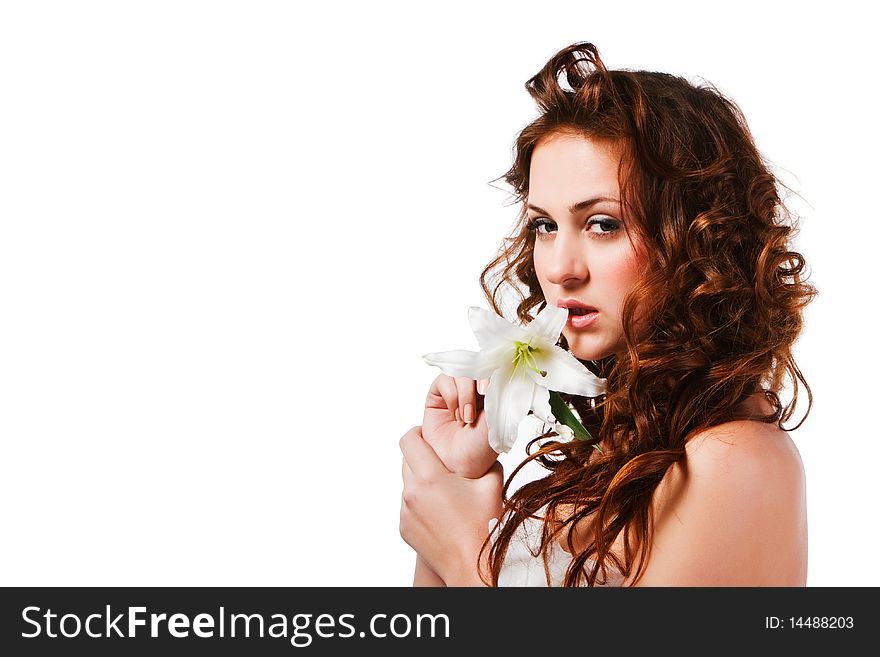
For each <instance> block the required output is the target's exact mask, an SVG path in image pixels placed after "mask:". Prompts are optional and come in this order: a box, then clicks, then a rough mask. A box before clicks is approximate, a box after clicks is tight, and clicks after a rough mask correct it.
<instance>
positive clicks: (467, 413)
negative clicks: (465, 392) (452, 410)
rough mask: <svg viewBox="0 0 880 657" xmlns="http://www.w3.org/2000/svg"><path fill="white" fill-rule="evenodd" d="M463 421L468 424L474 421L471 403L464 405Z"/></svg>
mask: <svg viewBox="0 0 880 657" xmlns="http://www.w3.org/2000/svg"><path fill="white" fill-rule="evenodd" d="M464 421H465V422H466V423H468V424H470V423H471V422H473V421H474V407H473V405H472V404H465V405H464Z"/></svg>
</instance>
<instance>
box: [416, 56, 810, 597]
mask: <svg viewBox="0 0 880 657" xmlns="http://www.w3.org/2000/svg"><path fill="white" fill-rule="evenodd" d="M560 73H564V74H565V80H566V82H567V85H568V87H569V88H570V89H565V88H563V86H562V85H561V83H560V80H559V78H560ZM526 87H527V89H528V91H529V93H530V94H531V95H532V97H533V98H534V99H535V100H536V101H537V103H538V105H539V107H540V110H541V115H540V116H539V118H537V119H536V120H535V121H533V122H532V123H531V124H530V125H529V126H527V127H526V128H525V129H524V130H523V131H522V132H521V133H520V135H519V137H518V139H517V142H516V152H515V161H514V164H513V166H512V167H511V169H510V170H509V171H508V172H507V174H505V179H506V180H507V182H508V183H510V184H511V185H512V186H513V187H514V189H515V190H516V192H517V196H518V200H519V201H520V202H521V203H522V208H521V213H520V219H521V230H520V231H519V232H518V234H516V235H515V237H514V238H513V239H512V240H509V241H508V245H507V247H506V249H504V250H503V251H502V252H501V253H500V254H499V256H498V257H497V258H496V259H495V260H494V261H493V262H492V263H490V264H489V265H488V266H487V267H486V269H485V270H484V271H483V273H482V276H481V283H482V286H483V289H484V292H485V294H486V297H487V298H488V300H489V302H490V303H491V305H492V307H493V309H494V310H495V312H497V313H499V314H501V313H500V311H499V307H498V304H497V301H496V297H497V295H498V292H499V289H500V288H501V283H507V284H509V285H512V286H514V287H516V288H518V289H520V290H524V291H527V294H525V295H521V296H523V298H522V301H521V303H519V305H518V307H517V316H518V319H519V320H520V321H521V322H522V323H524V324H528V323H529V322H530V321H531V320H532V319H533V318H534V314H535V312H533V309H536V310H537V311H540V310H541V309H542V308H544V307H545V305H547V304H552V305H556V306H560V307H566V308H570V307H572V306H574V307H577V306H580V307H581V308H586V309H587V310H583V309H582V310H570V311H569V312H570V315H569V319H568V322H567V323H566V325H565V328H564V329H563V333H562V336H561V337H560V342H559V345H560V346H561V347H562V348H564V349H568V350H570V351H571V353H572V354H574V356H575V357H576V358H578V359H579V360H580V361H581V362H582V363H583V364H584V365H585V366H586V367H587V368H588V369H590V371H592V372H593V373H594V374H596V375H598V376H600V377H603V378H606V379H607V390H606V393H605V394H604V395H602V396H600V397H597V398H581V397H575V396H572V395H565V394H563V398H565V399H566V401H568V402H569V403H570V404H571V405H572V406H573V407H574V408H575V409H576V410H577V411H578V414H579V416H580V418H581V420H582V422H583V423H584V425H585V426H586V427H587V428H588V429H589V430H590V433H591V435H592V436H594V437H595V438H594V441H593V442H596V443H598V445H599V447H600V448H601V451H599V450H597V449H595V447H594V445H593V444H592V443H590V442H589V441H582V440H563V439H560V438H559V437H558V436H557V435H556V434H555V433H554V432H552V431H550V432H547V433H545V434H543V435H541V436H538V438H536V439H535V440H533V441H532V443H530V445H529V449H530V456H529V458H528V459H527V461H532V460H537V461H538V462H540V463H541V464H542V465H543V466H544V467H545V468H547V469H548V470H549V473H548V474H547V476H546V477H544V478H542V479H539V480H536V481H532V482H530V483H527V484H525V485H523V486H521V487H520V488H519V489H517V490H516V491H515V492H514V493H513V494H512V495H508V493H509V489H508V487H509V484H510V480H511V479H512V478H513V475H515V474H516V473H517V472H518V471H519V468H518V469H517V470H516V471H514V473H513V474H512V475H511V477H510V478H509V479H508V486H505V487H502V473H501V468H500V466H499V465H498V463H497V461H496V457H497V454H496V453H495V452H494V451H493V450H492V449H491V448H490V447H489V446H488V444H487V439H486V433H487V432H486V419H485V415H486V414H485V413H484V412H482V408H481V404H482V399H483V397H482V394H481V393H482V392H484V391H485V389H484V385H485V382H479V383H477V382H474V381H472V380H469V379H463V378H455V379H453V378H450V377H448V376H446V375H441V376H439V377H438V378H437V379H436V380H435V381H434V383H433V384H432V386H431V390H430V392H429V394H428V400H427V403H426V408H425V416H424V421H423V424H422V426H421V427H415V428H413V429H411V430H410V431H409V432H407V433H406V434H405V435H404V436H403V438H402V439H401V441H400V446H401V450H402V452H403V455H404V463H403V477H404V492H403V503H402V506H401V522H400V530H401V536H402V537H403V538H404V540H406V541H407V542H408V543H409V544H410V545H411V546H412V547H413V548H414V549H415V550H416V552H417V553H418V555H419V558H418V562H417V566H416V574H415V580H414V583H415V585H443V584H447V585H499V584H501V585H504V584H508V585H523V584H530V585H564V586H576V585H589V586H596V585H623V586H804V585H805V584H806V572H807V526H806V495H805V477H804V471H803V465H802V463H801V460H800V456H799V454H798V451H797V449H796V447H795V446H794V444H793V442H792V440H791V438H790V437H789V435H788V433H787V432H786V430H785V429H784V428H783V426H782V425H783V423H784V422H785V421H787V420H788V419H789V418H790V417H791V416H792V414H793V412H794V408H795V406H796V403H797V390H798V386H797V381H800V382H801V383H802V384H803V385H804V386H805V387H806V390H807V394H808V397H809V406H808V408H807V414H808V413H809V410H810V407H812V395H811V394H810V389H809V386H808V385H807V383H806V381H805V380H804V378H803V376H802V375H801V373H800V371H799V369H798V368H797V365H796V364H795V362H794V360H793V358H792V345H793V344H794V342H795V340H796V339H797V337H798V335H799V333H800V330H801V327H802V311H803V308H804V307H805V306H806V305H807V304H808V303H809V302H810V300H811V299H812V298H813V297H814V296H815V294H816V289H815V288H814V287H813V286H812V285H810V284H808V283H806V282H805V277H803V276H802V273H803V269H804V265H805V263H804V259H803V258H802V256H801V255H800V254H798V253H796V252H794V251H792V250H790V239H791V238H792V237H793V235H794V234H795V232H796V229H795V227H794V226H792V225H789V224H791V218H790V217H789V215H788V214H787V213H786V211H785V208H784V206H783V205H782V202H781V200H780V197H779V194H778V190H777V186H778V184H779V183H778V181H777V180H776V179H775V178H774V176H773V175H772V174H771V173H770V172H769V170H768V167H767V165H766V164H765V163H764V161H763V160H762V157H761V155H760V154H759V152H758V150H757V149H756V147H755V144H754V142H753V139H752V137H751V134H750V132H749V130H748V127H747V125H746V122H745V120H744V118H743V117H742V115H741V113H740V111H739V110H738V108H737V107H736V106H735V105H734V104H733V103H732V102H731V101H729V100H728V99H726V98H724V97H723V96H722V95H721V94H720V93H719V92H718V91H717V90H715V89H714V88H712V87H710V86H694V85H692V84H690V83H689V82H687V81H686V80H684V79H683V78H680V77H675V76H672V75H668V74H664V73H655V72H647V71H609V70H607V69H606V68H605V66H604V65H603V64H602V61H601V59H600V58H599V55H598V52H597V50H596V48H595V47H594V46H593V45H591V44H588V43H579V44H574V45H572V46H569V47H567V48H565V49H563V50H561V51H560V52H559V53H557V54H556V55H555V56H554V57H552V58H551V60H550V61H549V62H548V63H547V64H546V65H545V66H544V67H543V68H542V70H541V71H540V72H539V73H538V74H537V75H535V76H534V77H533V78H531V79H530V80H529V81H528V83H527V85H526ZM500 264H504V265H505V266H504V267H503V269H502V270H501V278H500V282H499V283H498V284H496V285H495V287H494V289H493V290H492V291H490V289H489V286H488V285H487V283H486V280H487V276H488V274H489V273H490V272H492V271H493V270H494V268H495V267H496V266H498V265H500ZM590 309H592V310H590ZM584 313H587V314H584ZM786 375H788V376H790V378H791V381H792V382H793V383H794V384H795V385H794V386H793V388H794V394H793V399H792V401H791V403H790V404H789V405H788V406H785V407H783V405H782V403H781V402H780V399H779V396H778V393H779V392H780V391H781V390H782V388H783V384H784V380H785V378H786ZM478 385H479V386H480V390H477V387H478ZM805 417H806V415H805ZM801 422H803V420H801ZM798 426H800V423H799V424H798V425H797V426H795V427H793V428H794V429H796V428H797V427H798ZM789 430H791V429H789ZM532 448H536V449H532ZM520 467H522V465H521V466H520ZM497 518H501V519H502V521H501V522H500V523H498V524H497V525H495V529H494V531H493V532H492V533H491V534H490V531H489V528H490V526H492V525H493V519H497ZM530 548H531V552H530V551H529V549H530ZM536 574H539V575H540V576H539V577H536Z"/></svg>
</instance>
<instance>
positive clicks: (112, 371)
mask: <svg viewBox="0 0 880 657" xmlns="http://www.w3.org/2000/svg"><path fill="white" fill-rule="evenodd" d="M710 6H711V5H707V4H706V3H697V2H695V3H685V2H664V3H645V4H639V3H632V2H627V3H605V4H599V3H590V2H583V1H580V2H542V3H535V2H511V1H510V0H507V1H505V2H492V3H488V2H483V3H444V4H442V5H441V4H436V5H433V6H431V7H427V6H424V5H421V4H415V3H403V2H401V3H390V2H383V3H355V2H343V3H339V2H336V3H321V4H320V5H319V4H318V3H299V2H296V3H295V2H244V1H241V2H216V1H212V2H180V1H175V2H157V1H155V0H153V1H151V2H76V3H72V2H35V1H32V2H6V3H3V4H2V5H0V7H2V8H0V100H2V102H0V222H2V223H0V440H2V459H0V468H2V476H0V494H2V502H0V526H2V527H3V540H2V543H0V584H3V585H186V586H189V585H211V586H221V585H255V586H279V585H285V586H286V585H297V586H299V585H303V586H305V585H329V586H336V585H346V584H353V585H379V586H384V585H408V584H409V583H410V581H411V579H410V578H411V572H412V563H413V553H412V551H411V550H410V549H409V547H408V546H407V545H406V544H405V543H404V542H403V541H402V540H401V538H400V536H399V533H398V512H399V502H400V488H401V481H400V452H399V449H398V444H397V441H398V439H399V438H400V436H401V435H402V434H403V433H404V432H405V431H407V430H408V429H409V428H410V427H412V426H414V425H417V424H420V423H421V409H422V403H423V401H424V397H425V394H426V392H427V389H428V386H429V384H430V382H431V381H432V380H433V378H434V377H435V376H436V375H437V373H438V371H437V370H436V369H433V368H430V367H428V366H427V365H425V364H424V363H423V362H422V360H421V355H422V354H424V353H427V352H431V351H444V350H447V349H459V348H465V349H472V348H475V347H476V343H475V340H474V338H473V335H472V334H471V332H470V328H469V326H468V323H467V308H468V306H470V305H482V306H484V307H488V305H487V304H486V302H485V300H484V299H483V296H482V293H481V291H480V289H479V286H478V276H479V273H480V271H481V269H482V267H483V266H484V265H485V264H486V263H487V262H488V261H489V260H490V259H491V258H492V256H493V254H494V253H495V250H496V248H498V246H500V244H501V240H502V238H503V237H504V236H506V235H507V233H508V230H509V229H510V228H511V226H512V225H513V222H514V220H515V216H516V208H515V207H514V206H513V205H512V204H511V197H510V195H509V193H508V190H507V188H506V187H505V186H504V184H503V182H502V181H498V182H494V183H493V182H492V181H493V180H495V179H497V178H498V177H499V176H501V175H502V174H503V173H504V172H505V171H506V170H507V168H508V167H509V166H510V163H511V152H512V151H511V148H512V144H513V140H514V138H515V135H516V133H517V131H518V130H520V129H521V128H522V127H524V126H525V125H526V124H527V123H528V122H529V121H530V120H531V119H532V118H534V116H535V112H536V110H535V107H534V105H533V103H532V101H531V99H530V98H529V96H528V94H527V93H526V91H525V90H524V88H523V85H524V83H525V81H526V80H527V79H528V78H529V77H530V76H531V75H533V74H534V73H536V72H537V71H538V70H539V69H540V67H541V66H542V65H543V64H544V63H545V61H546V60H547V58H548V57H549V56H550V55H552V54H553V53H554V52H556V51H557V50H558V49H560V48H562V47H564V46H566V45H568V44H570V43H572V42H575V41H593V42H594V43H596V44H597V46H598V47H599V50H600V53H601V55H602V57H603V59H604V61H605V62H606V64H607V65H608V66H609V67H612V68H649V69H654V70H661V71H668V72H673V73H678V74H681V75H684V76H686V77H689V78H691V79H692V80H696V79H697V76H699V77H700V78H703V79H706V80H708V81H710V82H713V83H714V84H715V85H716V86H718V87H719V88H720V89H721V90H722V91H723V92H725V93H727V94H729V95H730V96H731V97H732V98H733V99H734V100H735V101H736V102H737V103H738V104H739V105H740V107H741V108H742V109H743V111H744V112H745V115H746V117H747V118H748V120H749V123H750V125H751V127H752V130H753V132H754V135H755V138H756V141H757V143H758V146H759V148H760V149H761V151H762V153H763V154H764V155H765V156H766V157H767V158H769V159H770V161H771V162H772V163H773V164H774V166H775V167H776V171H777V173H779V174H780V175H781V176H782V177H783V179H784V180H785V181H786V182H787V183H788V184H790V185H791V186H792V187H793V188H794V189H795V190H796V191H797V192H798V193H799V194H801V196H802V197H803V200H798V199H796V198H795V199H793V208H794V209H795V210H796V211H798V212H799V213H800V214H801V217H802V219H801V234H800V236H799V237H798V240H797V242H796V246H797V247H798V248H799V249H800V250H801V251H802V252H803V253H804V255H805V256H806V259H807V262H808V263H809V265H810V272H811V279H810V280H811V281H812V282H813V283H814V284H815V285H816V286H817V287H818V288H819V291H820V294H819V296H818V297H817V299H816V301H815V302H814V304H813V305H812V306H811V307H810V309H809V312H808V314H807V329H806V331H805V332H804V334H803V336H802V338H801V340H800V341H799V343H798V345H797V351H796V358H797V361H798V364H799V365H800V367H801V369H802V371H803V372H804V374H805V375H806V377H807V381H808V382H809V384H810V385H811V387H812V390H813V393H814V396H815V403H814V406H813V410H812V412H811V414H810V416H809V417H808V419H807V421H806V422H805V423H804V425H803V426H802V427H801V428H800V429H798V430H797V431H794V432H792V433H791V435H792V438H793V439H794V440H795V442H796V444H797V445H798V447H799V449H800V451H801V454H802V456H803V459H804V463H805V467H806V470H807V477H808V493H809V500H808V503H809V531H810V546H809V550H810V569H809V578H808V584H809V585H811V586H831V585H843V586H863V585H874V586H876V585H878V584H880V570H878V569H880V566H878V564H877V562H876V560H875V559H873V558H872V556H871V555H873V553H874V551H875V548H876V546H877V544H878V530H877V523H876V501H877V493H876V488H875V486H876V481H877V475H876V472H877V463H878V458H880V447H878V431H877V429H876V428H875V425H874V423H873V412H874V410H876V406H877V402H876V393H875V388H876V387H875V385H874V374H875V372H876V370H877V365H878V362H877V355H876V349H875V348H874V335H875V332H876V330H875V326H873V325H872V323H871V321H870V320H869V319H868V318H869V317H870V315H869V312H870V310H872V309H873V308H872V306H873V304H874V302H875V299H876V294H875V288H874V278H875V275H876V274H875V271H876V264H877V256H876V253H877V237H878V228H877V225H878V210H877V204H876V201H875V198H874V192H875V191H876V188H877V181H876V157H877V152H878V135H877V129H876V125H875V117H876V112H877V105H876V103H875V102H874V101H875V100H876V95H875V85H874V83H873V82H874V78H875V71H876V64H877V57H876V54H875V53H876V50H875V49H874V47H873V46H872V45H870V44H872V43H873V42H874V36H875V35H874V31H875V30H874V28H873V26H872V25H873V24H871V23H870V21H868V20H867V16H866V15H863V14H862V13H861V12H862V11H863V10H862V9H861V8H860V6H861V5H860V4H859V3H856V2H837V3H834V11H833V12H832V13H825V11H820V10H818V9H812V8H810V7H812V5H807V4H806V3H777V2H774V3H768V2H759V3H754V4H749V3H740V4H739V5H738V6H737V7H736V8H735V9H734V8H732V7H731V8H729V9H723V10H722V9H714V8H709V7H710ZM318 7H320V8H318ZM609 7H613V8H609ZM805 409H806V405H803V406H801V407H800V411H799V413H798V414H797V416H796V418H795V419H796V420H799V419H800V418H801V417H802V415H803V412H804V410H805ZM794 423H795V422H790V423H789V426H792V425H793V424H794ZM523 427H526V425H525V424H524V425H523ZM526 428H528V427H526Z"/></svg>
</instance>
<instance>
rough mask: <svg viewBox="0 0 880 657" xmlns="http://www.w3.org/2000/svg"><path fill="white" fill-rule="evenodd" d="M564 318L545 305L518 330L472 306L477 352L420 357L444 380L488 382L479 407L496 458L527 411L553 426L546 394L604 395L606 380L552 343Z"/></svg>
mask: <svg viewBox="0 0 880 657" xmlns="http://www.w3.org/2000/svg"><path fill="white" fill-rule="evenodd" d="M567 319H568V310H566V309H565V308H558V307H556V306H551V305H547V306H546V307H545V308H544V309H543V310H542V311H541V312H539V313H538V315H537V317H535V319H534V320H532V322H531V323H530V324H529V325H528V326H525V327H521V326H516V325H515V324H511V323H510V322H508V321H507V320H506V319H504V318H503V317H499V316H498V315H496V314H495V313H492V312H489V311H488V310H484V309H483V308H479V307H477V306H471V308H469V309H468V320H469V321H470V324H471V329H473V331H474V335H476V337H477V342H478V343H479V345H480V351H478V352H476V351H464V350H457V351H444V352H441V353H432V354H426V355H424V356H422V358H423V359H424V360H425V362H427V363H428V364H429V365H434V366H436V367H439V368H440V369H441V370H442V371H443V372H444V373H445V374H447V375H449V376H464V377H468V378H470V379H476V380H479V379H489V380H490V381H489V387H488V389H487V390H486V400H485V407H484V408H485V411H486V414H487V415H486V420H487V423H488V426H489V445H491V447H492V449H494V450H495V451H496V452H498V453H499V454H500V453H504V452H508V451H510V448H511V447H513V444H514V443H515V442H516V438H517V433H518V430H519V424H520V422H521V421H522V420H523V419H524V418H525V417H526V416H527V415H528V413H529V411H532V412H533V413H534V414H535V415H536V416H537V417H539V418H540V419H541V420H543V421H544V422H547V423H549V424H556V418H555V417H554V415H553V412H552V411H551V409H550V391H551V390H552V391H554V392H567V393H569V394H573V395H581V396H589V397H596V396H598V395H601V394H602V393H604V392H605V385H606V380H605V379H601V378H599V377H597V376H596V375H595V374H593V373H592V372H590V370H588V369H587V368H586V367H584V365H583V364H582V363H581V362H580V361H579V360H578V359H577V358H575V357H574V356H573V355H572V354H571V353H570V352H568V351H566V350H565V349H562V348H561V347H559V346H558V345H557V344H556V342H557V341H558V340H559V335H560V334H561V333H562V329H563V328H564V327H565V322H566V320H567Z"/></svg>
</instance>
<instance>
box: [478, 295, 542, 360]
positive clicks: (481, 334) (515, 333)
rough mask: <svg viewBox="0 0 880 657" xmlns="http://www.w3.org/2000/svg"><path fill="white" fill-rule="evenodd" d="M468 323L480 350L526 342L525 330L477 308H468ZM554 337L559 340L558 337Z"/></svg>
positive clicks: (483, 309)
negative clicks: (501, 343)
mask: <svg viewBox="0 0 880 657" xmlns="http://www.w3.org/2000/svg"><path fill="white" fill-rule="evenodd" d="M468 321H469V322H470V324H471V330H473V332H474V335H475V336H477V342H478V343H479V344H480V349H492V348H493V347H496V346H497V345H498V344H499V343H500V342H506V343H510V344H511V345H512V344H513V343H514V342H516V341H517V340H519V341H521V342H526V341H527V340H528V334H527V333H526V331H525V329H523V328H521V327H519V326H515V325H514V324H511V323H510V322H508V321H507V320H506V319H504V318H503V317H500V316H498V315H496V314H495V313H492V312H489V311H488V310H486V309H485V308H480V307H479V306H471V307H470V308H468ZM556 337H557V339H558V338H559V336H558V335H557V336H556Z"/></svg>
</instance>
